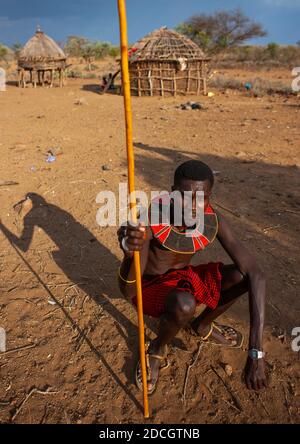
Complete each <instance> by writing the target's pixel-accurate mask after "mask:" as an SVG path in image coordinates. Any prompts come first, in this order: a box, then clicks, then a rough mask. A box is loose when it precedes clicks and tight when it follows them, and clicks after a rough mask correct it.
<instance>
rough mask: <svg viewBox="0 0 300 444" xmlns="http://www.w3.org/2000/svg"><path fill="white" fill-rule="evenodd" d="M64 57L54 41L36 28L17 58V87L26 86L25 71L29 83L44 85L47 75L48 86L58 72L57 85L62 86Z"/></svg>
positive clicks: (64, 66) (64, 65) (51, 84)
mask: <svg viewBox="0 0 300 444" xmlns="http://www.w3.org/2000/svg"><path fill="white" fill-rule="evenodd" d="M66 60H67V58H66V55H65V53H64V52H63V50H62V49H61V48H60V47H59V46H58V44H57V43H55V41H54V40H53V39H52V38H51V37H49V36H47V35H46V34H44V32H43V31H42V30H41V29H40V28H39V27H38V28H37V31H36V33H35V35H34V36H33V37H32V38H31V39H30V40H28V42H27V43H26V45H25V46H24V48H23V49H22V50H21V51H20V54H19V57H18V73H19V86H23V87H25V86H26V78H25V74H26V71H28V72H29V74H30V82H31V83H32V84H33V85H34V87H36V84H37V82H38V83H39V84H42V85H44V81H45V73H47V72H48V73H49V76H50V86H53V79H54V73H55V72H58V76H59V85H60V86H62V85H63V79H64V73H65V69H66Z"/></svg>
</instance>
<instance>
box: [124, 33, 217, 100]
mask: <svg viewBox="0 0 300 444" xmlns="http://www.w3.org/2000/svg"><path fill="white" fill-rule="evenodd" d="M208 61H209V58H208V57H206V56H205V54H204V53H203V51H202V50H201V49H200V48H199V46H198V45H196V44H195V43H194V42H193V41H192V40H190V39H188V38H187V37H185V36H183V35H182V34H179V33H178V32H175V31H173V30H171V29H167V28H161V29H158V30H156V31H154V32H152V33H151V34H149V35H147V36H146V37H144V38H143V39H142V40H140V41H139V42H137V43H136V44H135V45H134V47H133V49H132V50H131V54H130V78H131V91H132V94H134V95H138V96H154V95H161V96H170V95H171V96H176V95H177V94H181V95H182V94H198V95H199V94H206V93H207V90H206V81H207V63H208Z"/></svg>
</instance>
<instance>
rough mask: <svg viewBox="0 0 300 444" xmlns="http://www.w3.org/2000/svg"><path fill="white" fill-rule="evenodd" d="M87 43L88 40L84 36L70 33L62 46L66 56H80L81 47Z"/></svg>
mask: <svg viewBox="0 0 300 444" xmlns="http://www.w3.org/2000/svg"><path fill="white" fill-rule="evenodd" d="M87 43H88V40H87V39H86V38H85V37H79V36H76V35H70V36H69V37H68V38H67V43H66V44H65V46H64V50H65V52H66V54H67V55H68V56H71V57H82V50H83V47H84V45H86V44H87Z"/></svg>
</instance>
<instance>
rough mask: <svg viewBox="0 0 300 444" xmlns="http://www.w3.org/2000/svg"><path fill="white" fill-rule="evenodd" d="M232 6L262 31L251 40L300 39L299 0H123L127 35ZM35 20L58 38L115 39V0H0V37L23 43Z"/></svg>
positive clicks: (134, 35) (136, 35) (132, 36)
mask: <svg viewBox="0 0 300 444" xmlns="http://www.w3.org/2000/svg"><path fill="white" fill-rule="evenodd" d="M237 7H240V8H241V9H242V10H243V11H244V12H245V13H246V14H247V15H249V16H250V17H252V18H254V19H256V20H258V21H260V22H261V23H262V24H263V25H264V27H265V29H266V30H267V31H268V36H267V37H266V38H263V39H258V40H254V41H253V43H261V44H264V43H266V42H270V41H276V42H278V43H281V44H294V43H296V42H297V41H299V40H300V26H299V24H300V0H223V1H221V0H210V1H207V0H149V1H148V0H127V15H128V27H129V41H130V42H131V43H133V42H135V41H136V40H138V39H139V38H141V37H142V36H144V35H145V34H147V33H148V32H150V31H152V30H153V29H155V28H158V27H160V26H168V27H170V28H172V27H174V26H176V25H177V24H178V23H180V22H182V21H183V20H185V19H187V18H188V17H190V16H191V15H192V14H194V13H200V12H205V13H211V12H213V11H217V10H220V9H233V8H237ZM37 24H40V25H41V26H42V28H43V30H44V31H45V32H46V33H47V34H49V35H50V36H51V37H53V38H54V39H55V40H56V41H59V42H64V41H65V40H66V37H67V36H68V35H81V36H84V37H87V38H89V39H93V40H105V41H110V42H112V43H114V44H118V42H119V25H118V15H117V0H50V1H49V2H44V1H43V0H0V42H2V43H4V44H7V45H12V44H13V43H15V42H17V41H19V42H21V43H22V44H24V43H25V42H26V41H27V40H28V38H30V37H31V36H32V34H33V33H34V31H35V29H36V26H37Z"/></svg>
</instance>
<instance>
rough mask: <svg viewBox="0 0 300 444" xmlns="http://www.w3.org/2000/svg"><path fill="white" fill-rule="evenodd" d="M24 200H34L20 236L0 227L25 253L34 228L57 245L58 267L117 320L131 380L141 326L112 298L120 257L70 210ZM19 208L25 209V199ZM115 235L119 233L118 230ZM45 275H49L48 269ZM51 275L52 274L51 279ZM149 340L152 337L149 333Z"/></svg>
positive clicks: (116, 291) (116, 293) (36, 198)
mask: <svg viewBox="0 0 300 444" xmlns="http://www.w3.org/2000/svg"><path fill="white" fill-rule="evenodd" d="M24 202H26V203H31V209H30V210H29V212H28V213H27V214H26V215H25V217H24V219H23V230H22V233H21V234H20V236H19V237H18V236H16V235H15V234H13V233H12V232H11V231H10V230H8V229H7V228H6V227H5V226H4V225H3V224H2V223H1V222H0V229H1V230H2V232H3V233H4V235H5V236H6V237H7V239H8V240H9V241H10V243H11V244H12V245H13V246H15V247H18V249H19V250H21V251H23V252H26V251H28V250H29V247H30V244H31V241H32V239H33V235H34V229H35V227H39V228H41V229H42V230H43V231H44V232H45V233H46V234H47V235H48V236H49V237H50V239H51V240H52V241H53V242H54V243H55V245H56V246H57V250H55V251H52V252H51V256H52V258H53V260H54V262H55V263H56V264H57V266H58V267H59V268H60V269H61V270H62V271H63V273H64V274H65V275H66V276H67V278H68V280H69V281H70V282H72V283H74V284H76V285H77V286H78V288H79V289H81V290H82V291H83V292H84V293H85V294H86V295H88V296H89V297H90V298H92V299H93V300H94V301H95V302H96V303H97V304H99V305H101V306H102V307H103V309H104V310H105V311H106V312H107V313H108V314H109V315H110V316H111V318H112V319H113V320H114V321H115V326H116V328H117V330H118V333H119V334H120V335H121V336H122V337H123V339H124V340H125V342H126V345H127V347H128V349H129V350H130V351H132V356H131V357H130V358H128V359H126V362H125V365H124V368H123V371H124V373H125V375H126V377H127V378H128V380H131V381H132V380H133V375H132V367H133V366H132V361H133V360H135V359H136V358H137V351H138V339H137V338H138V329H137V326H136V325H135V324H133V323H132V322H131V320H129V319H128V318H127V317H126V316H125V315H124V314H123V313H122V312H121V311H119V310H118V309H117V308H116V307H115V305H114V304H113V303H112V302H111V301H110V299H120V297H121V295H120V291H119V289H118V285H117V269H118V266H119V260H118V259H117V257H116V256H114V255H113V254H112V253H111V252H110V250H109V249H108V248H106V247H105V246H103V245H102V244H101V243H100V242H99V241H98V240H97V239H96V238H95V236H94V235H93V234H92V233H91V232H90V231H89V230H88V229H87V228H86V227H84V226H83V225H82V224H80V223H79V222H77V221H76V220H75V219H74V217H73V216H72V215H71V214H70V213H68V212H67V211H65V210H63V209H61V208H59V207H57V206H56V205H53V204H51V203H49V202H47V201H46V200H45V199H44V198H43V197H42V196H40V195H38V194H35V193H28V194H27V196H26V200H24V201H23V203H24ZM19 208H22V202H21V204H20V207H19ZM21 213H22V212H21V211H20V215H21ZM115 235H116V236H117V234H116V233H115ZM27 265H28V263H27ZM45 274H46V275H47V270H45ZM51 278H52V275H51V273H49V279H51ZM39 280H40V278H39ZM40 281H41V280H40ZM41 282H42V281H41ZM46 288H47V287H46ZM132 309H133V308H132ZM145 324H146V325H147V327H148V328H149V329H150V330H152V331H154V332H156V331H157V324H156V323H155V322H154V321H152V320H151V319H149V318H148V319H145ZM121 326H122V327H123V328H121ZM124 331H125V332H126V333H124ZM146 340H149V338H148V337H147V336H146Z"/></svg>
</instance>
